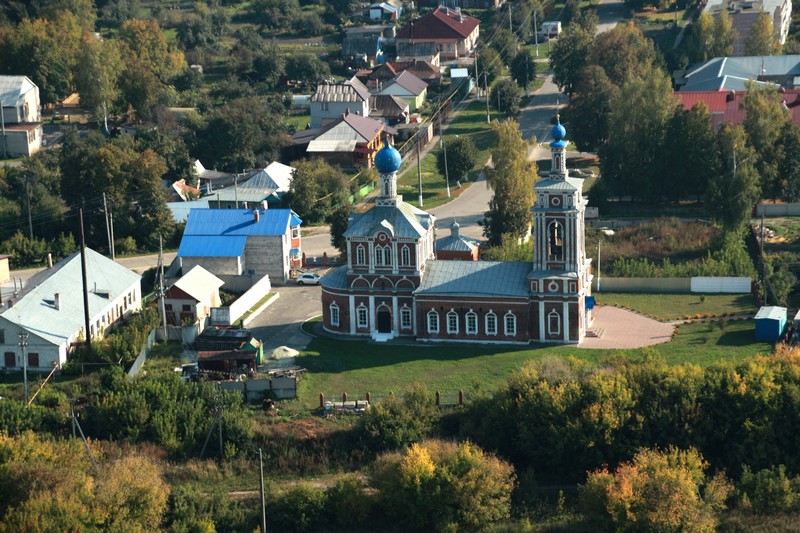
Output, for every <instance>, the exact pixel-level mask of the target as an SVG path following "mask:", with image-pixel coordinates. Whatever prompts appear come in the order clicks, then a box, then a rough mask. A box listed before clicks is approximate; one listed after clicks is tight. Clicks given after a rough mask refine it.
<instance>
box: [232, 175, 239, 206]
mask: <svg viewBox="0 0 800 533" xmlns="http://www.w3.org/2000/svg"><path fill="white" fill-rule="evenodd" d="M233 199H234V200H235V201H236V209H239V174H234V175H233Z"/></svg>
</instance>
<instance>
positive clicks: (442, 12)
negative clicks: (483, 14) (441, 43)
mask: <svg viewBox="0 0 800 533" xmlns="http://www.w3.org/2000/svg"><path fill="white" fill-rule="evenodd" d="M480 23H481V21H480V20H478V19H476V18H474V17H470V16H469V15H467V14H464V13H459V12H457V11H456V10H454V9H449V8H447V7H444V6H439V7H438V8H436V10H435V11H433V12H431V13H428V14H427V15H424V16H422V17H420V18H418V19H415V20H413V21H412V22H411V23H410V24H409V25H408V26H405V27H403V28H401V29H400V30H398V31H397V37H398V38H403V39H440V38H445V39H453V38H461V39H464V38H466V37H469V35H470V34H471V33H472V32H473V30H475V28H477V27H478V26H479V25H480Z"/></svg>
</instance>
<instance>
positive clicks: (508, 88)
mask: <svg viewBox="0 0 800 533" xmlns="http://www.w3.org/2000/svg"><path fill="white" fill-rule="evenodd" d="M491 100H492V102H494V103H495V105H496V106H497V111H502V112H503V113H505V114H506V117H513V116H516V115H517V113H518V112H519V104H520V101H521V100H522V89H520V87H519V85H517V83H516V82H515V81H513V80H500V81H498V82H497V83H495V85H494V87H493V88H492V94H491Z"/></svg>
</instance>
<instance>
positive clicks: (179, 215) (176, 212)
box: [167, 199, 208, 222]
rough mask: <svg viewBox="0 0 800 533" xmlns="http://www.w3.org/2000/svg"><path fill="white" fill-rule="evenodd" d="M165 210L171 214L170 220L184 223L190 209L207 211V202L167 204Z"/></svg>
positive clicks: (194, 201)
mask: <svg viewBox="0 0 800 533" xmlns="http://www.w3.org/2000/svg"><path fill="white" fill-rule="evenodd" d="M167 208H169V210H170V211H171V212H172V220H174V221H175V222H186V219H187V218H189V211H191V210H192V209H208V200H207V199H206V200H192V201H189V202H167Z"/></svg>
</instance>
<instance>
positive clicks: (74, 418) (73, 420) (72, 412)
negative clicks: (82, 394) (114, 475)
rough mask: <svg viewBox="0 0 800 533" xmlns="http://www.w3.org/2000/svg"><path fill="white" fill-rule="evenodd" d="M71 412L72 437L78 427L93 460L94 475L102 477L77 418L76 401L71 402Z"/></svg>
mask: <svg viewBox="0 0 800 533" xmlns="http://www.w3.org/2000/svg"><path fill="white" fill-rule="evenodd" d="M69 412H70V415H71V418H72V436H73V437H75V426H78V431H80V433H81V439H82V440H83V444H84V445H86V451H87V452H88V453H89V458H90V459H91V460H92V466H93V467H94V475H95V476H98V475H100V469H99V468H98V467H97V461H96V460H95V458H94V454H92V449H91V448H89V442H88V441H87V440H86V436H85V435H84V434H83V428H82V427H81V423H80V422H78V418H77V417H76V416H75V400H70V402H69Z"/></svg>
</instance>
